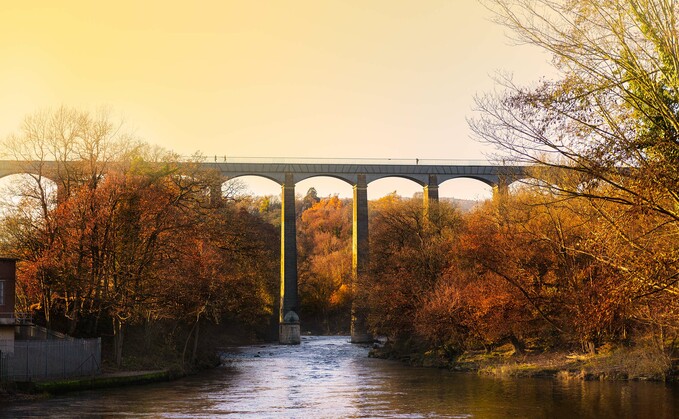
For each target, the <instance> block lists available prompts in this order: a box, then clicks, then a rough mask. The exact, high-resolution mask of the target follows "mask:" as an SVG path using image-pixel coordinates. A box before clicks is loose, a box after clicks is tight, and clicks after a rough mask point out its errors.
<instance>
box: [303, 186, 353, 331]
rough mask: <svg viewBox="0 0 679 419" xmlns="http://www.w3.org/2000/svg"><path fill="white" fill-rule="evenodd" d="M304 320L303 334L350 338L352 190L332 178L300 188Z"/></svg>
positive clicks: (350, 187) (351, 187)
mask: <svg viewBox="0 0 679 419" xmlns="http://www.w3.org/2000/svg"><path fill="white" fill-rule="evenodd" d="M295 191H296V195H297V197H296V198H297V199H296V201H297V202H296V204H297V205H296V209H297V256H298V259H297V260H298V266H297V268H298V286H299V288H298V291H299V300H300V307H299V309H300V317H301V318H303V319H304V323H303V328H304V331H306V332H310V333H313V334H337V333H342V334H346V333H348V332H349V331H350V321H351V298H350V296H351V293H350V287H351V279H352V277H351V274H352V232H353V230H352V228H353V225H352V208H353V202H352V197H353V186H352V185H351V184H349V183H348V182H346V181H344V180H341V179H338V178H334V177H328V176H314V177H311V178H307V179H304V180H301V181H299V182H298V183H297V184H296V185H295Z"/></svg>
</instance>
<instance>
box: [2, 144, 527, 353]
mask: <svg viewBox="0 0 679 419" xmlns="http://www.w3.org/2000/svg"><path fill="white" fill-rule="evenodd" d="M217 160H218V158H217V157H215V161H214V162H203V163H199V165H200V168H201V169H205V170H212V171H216V172H218V173H219V174H220V175H221V177H222V179H223V181H226V180H228V179H233V178H237V177H241V176H261V177H264V178H267V179H270V180H273V181H274V182H276V183H278V184H279V185H281V203H282V211H281V295H280V299H281V301H280V302H281V303H280V312H279V341H280V342H281V343H283V344H298V343H300V326H299V316H298V315H297V313H298V312H299V303H298V298H297V241H296V214H295V184H296V183H297V182H299V181H302V180H304V179H308V178H312V177H318V176H327V177H332V178H336V179H339V180H342V181H344V182H347V183H348V184H350V185H352V187H353V190H354V191H353V239H352V244H353V245H352V248H353V258H352V260H353V263H352V281H353V284H354V286H356V285H357V284H359V283H361V282H362V281H360V280H359V279H362V278H363V277H364V276H365V275H366V273H367V267H368V252H369V247H368V196H367V190H368V186H369V184H370V183H371V182H373V181H375V180H378V179H382V178H388V177H397V178H404V179H409V180H411V181H413V182H415V183H417V184H419V185H420V186H422V188H423V197H424V198H423V199H424V202H423V206H424V210H425V211H428V209H429V208H430V207H431V206H432V205H435V204H436V203H437V202H438V200H439V192H438V189H439V184H440V183H442V182H444V181H446V180H450V179H457V178H469V179H476V180H478V181H481V182H483V183H485V184H487V185H490V186H491V187H492V188H493V191H494V193H498V192H499V193H502V191H503V190H506V188H507V186H508V185H509V184H510V183H511V182H513V181H515V180H517V179H520V178H522V177H525V176H526V172H527V167H526V166H512V165H502V164H490V163H488V162H468V161H465V162H461V161H451V160H448V161H445V160H419V159H411V160H379V161H378V160H362V159H356V160H349V159H342V160H329V159H326V160H320V159H313V160H312V159H298V160H284V159H280V160H278V161H264V159H261V160H259V161H258V159H255V158H249V159H231V158H230V159H228V161H226V160H227V159H226V158H224V161H217ZM37 164H38V162H20V161H12V160H0V178H2V177H4V176H8V175H12V174H21V173H30V172H31V168H32V167H37V166H36V165H37ZM39 164H41V165H42V169H43V173H57V172H56V170H55V169H56V167H57V164H56V162H49V161H47V162H41V163H39ZM192 164H193V163H192ZM211 192H212V193H213V195H214V194H216V193H221V185H215V189H214V190H212V191H211ZM370 340H371V336H370V334H369V333H368V330H367V327H366V322H365V316H364V313H363V312H362V310H361V308H360V304H357V303H356V302H355V303H354V304H353V305H352V313H351V341H352V342H354V343H360V342H367V341H370Z"/></svg>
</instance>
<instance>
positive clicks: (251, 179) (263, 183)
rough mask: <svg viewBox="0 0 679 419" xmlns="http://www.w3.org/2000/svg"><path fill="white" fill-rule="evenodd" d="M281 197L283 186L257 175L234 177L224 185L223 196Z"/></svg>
mask: <svg viewBox="0 0 679 419" xmlns="http://www.w3.org/2000/svg"><path fill="white" fill-rule="evenodd" d="M280 195H281V185H280V184H279V183H278V182H276V181H274V180H271V179H269V178H266V177H264V176H257V175H245V176H238V177H233V178H231V179H229V180H227V181H226V182H224V183H222V196H226V197H229V196H234V197H242V196H253V197H259V196H278V197H280Z"/></svg>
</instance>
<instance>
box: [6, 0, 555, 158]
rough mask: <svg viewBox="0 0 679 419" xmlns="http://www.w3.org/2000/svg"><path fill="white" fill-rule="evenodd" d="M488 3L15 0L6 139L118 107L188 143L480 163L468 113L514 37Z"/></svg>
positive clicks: (530, 57) (269, 152)
mask: <svg viewBox="0 0 679 419" xmlns="http://www.w3.org/2000/svg"><path fill="white" fill-rule="evenodd" d="M489 18H490V14H489V13H488V12H487V11H486V10H485V9H484V8H483V7H482V6H481V5H480V4H478V3H477V2H476V1H475V0H447V1H442V0H426V1H417V0H412V1H399V0H389V1H370V0H344V1H341V0H322V1H319V0H308V1H301V0H299V1H298V0H278V1H245V0H243V1H228V0H222V1H220V0H192V1H183V2H179V1H155V0H154V1H139V0H133V1H131V0H122V1H116V2H99V1H90V0H59V1H54V0H41V1H38V0H35V1H34V0H25V1H14V0H0V137H3V138H4V137H5V136H6V135H7V134H9V133H10V132H13V131H16V130H17V128H18V126H19V124H20V122H21V120H22V119H23V117H24V116H25V115H27V114H30V113H32V112H34V111H36V110H40V109H43V108H45V107H50V106H51V107H56V106H59V105H62V104H64V105H68V106H75V107H78V108H85V109H95V108H97V107H100V106H102V105H103V106H109V107H110V108H112V109H113V111H114V112H115V113H116V114H120V115H122V116H123V117H124V119H125V121H126V125H127V127H128V128H130V129H133V130H134V131H135V133H136V134H137V135H138V136H140V137H142V138H143V139H145V140H147V141H148V142H150V143H153V144H158V145H161V146H163V147H166V148H169V149H172V150H175V151H177V152H179V153H181V154H185V155H188V154H192V153H193V152H195V151H202V152H203V153H205V154H207V155H214V154H217V155H220V156H222V155H227V156H272V157H374V158H382V157H385V158H416V157H417V158H420V159H427V158H437V159H441V158H443V159H478V158H483V151H484V150H486V151H488V150H487V149H484V148H483V147H482V146H481V145H480V144H478V143H475V142H474V141H472V140H471V139H470V138H469V135H470V134H469V128H468V126H467V123H466V121H465V118H466V117H468V116H470V115H471V109H472V107H473V96H474V94H476V93H482V92H486V91H490V90H492V89H493V82H492V80H491V76H492V75H493V74H494V73H495V72H496V71H498V70H502V71H509V72H513V73H514V74H515V77H516V79H518V80H519V81H530V80H537V79H538V78H539V77H540V76H543V75H544V74H546V73H547V72H549V65H548V63H547V61H548V59H549V57H547V56H545V55H542V54H540V53H537V52H536V51H535V50H533V49H532V48H531V47H527V46H512V45H511V43H510V41H508V40H507V38H505V37H504V34H503V29H502V28H500V27H498V26H496V25H495V24H493V23H491V22H490V20H489Z"/></svg>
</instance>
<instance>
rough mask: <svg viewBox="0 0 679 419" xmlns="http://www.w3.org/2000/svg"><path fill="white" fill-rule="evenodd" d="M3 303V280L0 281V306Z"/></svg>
mask: <svg viewBox="0 0 679 419" xmlns="http://www.w3.org/2000/svg"><path fill="white" fill-rule="evenodd" d="M3 305H5V281H0V306H3Z"/></svg>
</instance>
